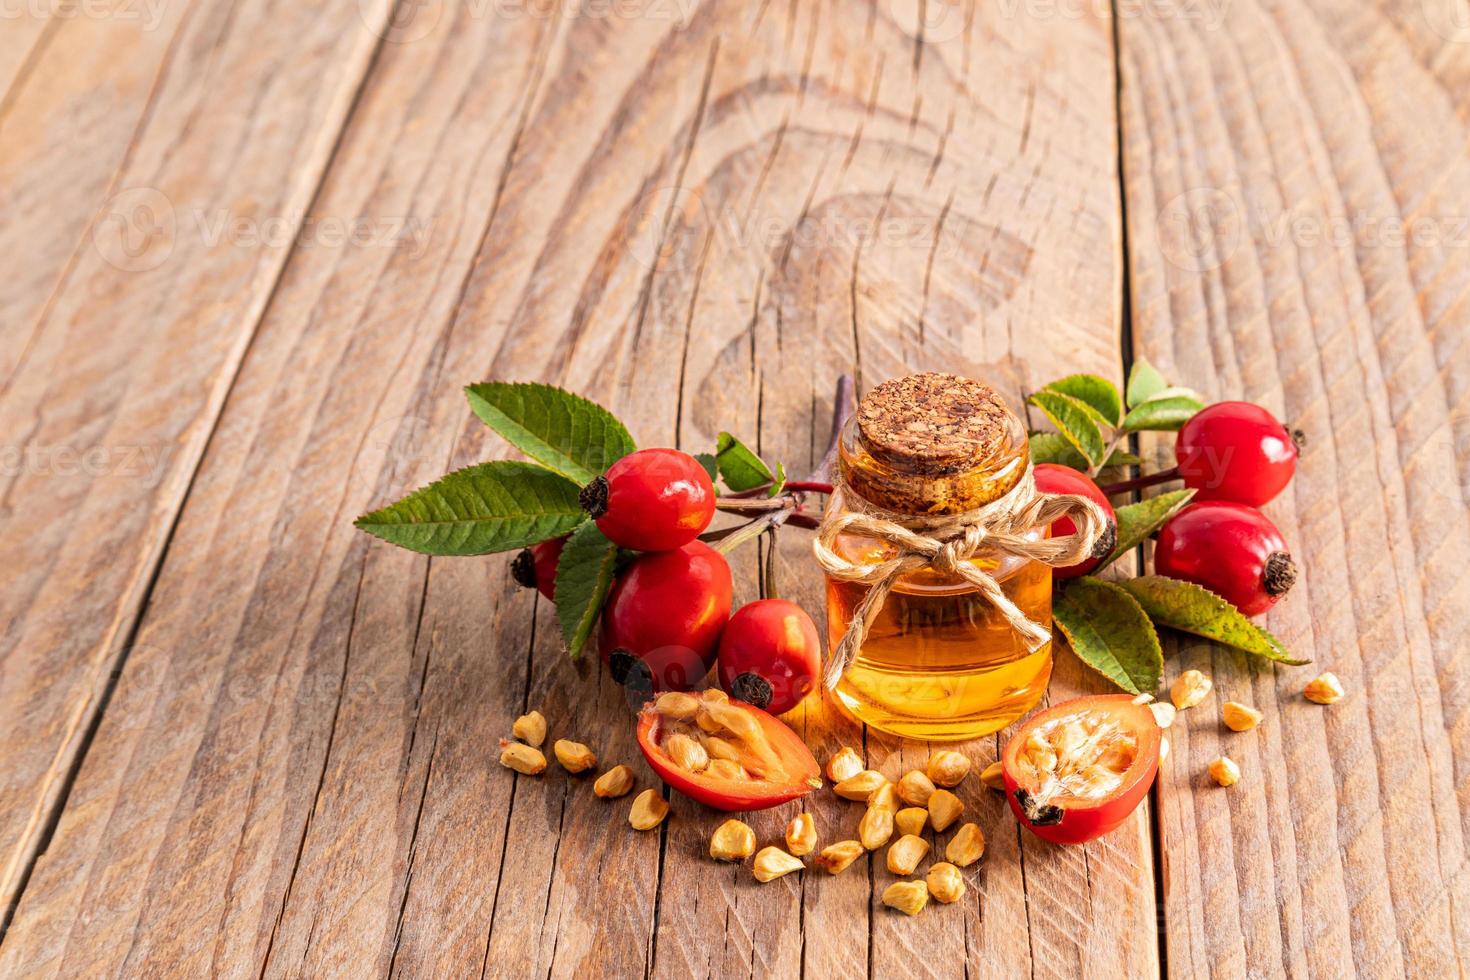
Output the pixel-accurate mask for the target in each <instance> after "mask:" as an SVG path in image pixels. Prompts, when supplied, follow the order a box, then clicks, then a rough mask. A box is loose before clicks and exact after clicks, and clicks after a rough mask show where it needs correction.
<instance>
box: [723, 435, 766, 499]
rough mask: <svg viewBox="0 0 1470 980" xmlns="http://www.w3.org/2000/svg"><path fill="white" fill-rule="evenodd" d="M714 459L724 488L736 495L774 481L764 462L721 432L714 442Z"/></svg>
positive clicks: (738, 441) (737, 441)
mask: <svg viewBox="0 0 1470 980" xmlns="http://www.w3.org/2000/svg"><path fill="white" fill-rule="evenodd" d="M715 459H716V461H717V462H718V463H719V467H720V476H722V477H724V480H725V486H727V487H729V488H730V489H731V490H733V491H735V492H736V493H740V492H741V491H743V490H754V489H755V488H756V487H760V486H765V485H766V484H767V483H774V482H775V481H776V474H774V473H772V472H771V468H770V467H769V466H767V465H766V464H765V461H764V460H762V459H761V458H760V457H759V456H757V455H756V454H755V453H753V452H751V451H750V449H749V448H748V447H747V446H746V445H745V443H743V442H741V441H740V440H739V439H736V438H735V437H734V436H732V435H730V433H728V432H721V433H720V435H719V438H718V439H717V440H716V442H715Z"/></svg>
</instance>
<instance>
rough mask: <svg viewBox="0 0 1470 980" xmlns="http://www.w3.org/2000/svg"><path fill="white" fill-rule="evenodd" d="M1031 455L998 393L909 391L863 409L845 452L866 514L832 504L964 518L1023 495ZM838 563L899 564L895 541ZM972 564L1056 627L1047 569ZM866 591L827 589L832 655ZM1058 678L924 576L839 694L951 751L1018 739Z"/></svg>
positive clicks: (1047, 652)
mask: <svg viewBox="0 0 1470 980" xmlns="http://www.w3.org/2000/svg"><path fill="white" fill-rule="evenodd" d="M1029 453H1030V447H1029V445H1028V443H1027V438H1026V428H1025V426H1024V425H1023V424H1022V423H1021V420H1020V419H1018V418H1017V417H1016V416H1015V414H1014V413H1012V412H1011V410H1010V409H1009V408H1007V407H1006V405H1005V403H1004V402H1003V401H1002V400H1001V398H1000V396H999V395H998V394H997V393H996V392H995V390H994V389H993V388H991V387H989V386H988V385H985V384H982V383H980V382H978V381H972V380H970V379H967V378H960V377H957V376H955V375H949V374H920V375H911V376H909V377H905V378H897V379H894V380H892V381H887V382H884V383H883V384H881V385H879V386H878V387H877V388H875V389H873V391H871V392H870V393H869V394H868V395H867V396H866V397H865V398H863V400H862V402H861V403H860V404H859V406H858V410H857V413H856V414H855V415H854V416H853V418H852V420H851V421H850V422H849V423H848V425H847V427H846V428H845V429H844V431H843V433H842V437H841V439H840V441H839V444H838V464H839V466H840V468H841V473H842V477H843V481H844V482H845V484H846V494H847V495H848V497H849V498H853V497H856V498H860V501H853V500H851V499H849V500H848V501H838V500H836V499H834V501H833V503H832V504H831V505H829V507H830V506H838V507H844V508H847V507H852V506H859V507H860V502H866V503H867V504H869V505H871V506H872V507H875V508H879V509H881V510H886V511H890V512H896V513H900V514H906V515H926V516H933V515H948V514H960V513H964V512H966V511H970V510H973V509H975V508H976V507H979V506H981V505H982V504H986V503H989V502H990V501H993V500H996V499H997V498H999V497H1001V496H1002V495H1004V494H1005V493H1006V492H1007V491H1009V490H1010V489H1011V488H1012V487H1014V486H1015V485H1016V483H1017V482H1018V481H1019V480H1020V479H1021V477H1022V475H1023V474H1024V473H1025V471H1026V465H1027V462H1028V460H1029ZM879 516H881V515H879ZM1035 534H1036V536H1037V537H1042V536H1044V535H1045V534H1046V529H1045V528H1041V529H1038V530H1037V531H1036V532H1035ZM834 550H836V551H837V553H838V554H840V555H841V556H842V557H843V558H845V559H847V560H848V561H850V562H853V563H856V564H864V563H871V564H876V563H878V562H882V561H884V560H886V559H888V558H891V557H892V556H893V554H894V553H895V549H894V547H893V546H892V545H890V544H888V543H887V542H885V541H882V540H880V539H877V538H873V537H868V536H866V535H860V534H856V533H852V532H846V533H844V534H842V535H840V536H839V537H838V538H837V540H836V541H835V542H834ZM970 560H971V561H972V562H974V563H976V564H978V565H979V566H981V567H982V568H984V569H986V570H987V571H989V572H990V573H991V574H992V575H993V576H994V577H995V578H996V580H997V581H998V582H999V583H1000V585H1001V587H1002V589H1003V590H1004V591H1005V593H1006V595H1007V596H1008V597H1009V598H1010V599H1011V601H1013V602H1014V603H1016V605H1017V606H1019V607H1020V609H1021V611H1022V612H1024V613H1025V614H1026V615H1027V616H1028V617H1029V618H1031V619H1032V620H1033V621H1034V622H1038V623H1041V624H1043V625H1050V623H1051V569H1050V568H1049V567H1048V566H1046V565H1044V564H1042V563H1041V562H1037V561H1033V560H1029V559H1021V558H1015V557H1011V556H999V555H996V554H994V553H987V552H985V551H983V550H982V551H981V552H979V553H977V554H976V555H975V556H974V557H972V558H971V559H970ZM867 589H868V586H865V585H862V584H859V583H854V582H843V581H839V580H836V579H834V578H832V577H831V576H828V578H827V635H828V649H829V650H832V651H835V650H836V648H837V644H838V642H839V641H841V639H842V637H843V635H844V634H845V633H846V631H847V624H848V623H849V622H851V620H852V616H853V612H854V610H855V609H856V608H857V605H858V603H859V602H861V601H862V598H863V596H864V595H865V594H866V592H867ZM1050 677H1051V644H1050V643H1047V644H1045V645H1044V646H1042V647H1041V648H1039V649H1037V650H1034V651H1032V650H1028V649H1027V648H1026V644H1025V642H1024V641H1023V640H1022V638H1021V637H1020V636H1018V635H1017V634H1016V632H1015V631H1014V630H1013V629H1012V627H1011V625H1010V623H1009V622H1007V621H1006V619H1005V617H1004V616H1003V615H1002V614H1001V613H1000V611H999V610H997V609H996V608H995V607H994V606H992V605H991V604H990V603H989V602H988V601H986V599H985V598H984V597H983V596H981V595H980V594H979V593H978V592H977V591H976V589H975V587H974V586H973V585H971V584H970V583H969V582H967V581H965V580H964V579H963V578H960V577H959V576H957V575H953V574H944V573H941V572H939V571H936V570H933V569H923V570H921V571H918V572H914V573H911V574H908V575H905V576H903V577H901V578H900V579H899V581H898V582H897V583H896V584H895V586H894V588H893V590H892V592H891V593H890V594H889V595H888V597H887V599H886V600H885V601H884V603H883V606H882V608H881V610H880V611H879V612H878V614H877V616H876V618H875V619H874V620H873V624H872V627H871V628H870V629H869V632H868V636H867V639H866V640H865V641H864V643H863V645H862V647H861V649H860V650H859V651H858V652H857V656H856V658H855V659H854V661H853V662H852V664H850V665H849V666H848V668H847V669H846V670H845V671H844V672H843V674H842V678H841V680H840V681H839V682H838V684H837V686H836V688H835V689H834V691H833V694H834V695H835V696H836V700H837V702H838V704H839V705H840V706H841V708H842V709H843V710H844V711H846V712H847V713H848V714H850V715H851V716H853V717H854V718H856V719H857V720H859V721H862V722H864V723H866V724H868V725H871V726H873V727H874V728H877V729H881V730H883V731H887V732H893V733H895V734H898V735H903V736H906V737H909V738H916V739H931V740H936V741H946V740H957V739H967V738H975V737H977V736H980V735H986V734H989V733H990V732H995V731H999V730H1000V729H1001V728H1004V727H1005V726H1006V725H1009V724H1010V723H1011V722H1012V721H1015V720H1016V719H1017V718H1019V717H1020V716H1021V715H1023V714H1025V713H1026V712H1027V711H1028V710H1030V709H1031V708H1032V707H1033V706H1034V705H1035V704H1036V702H1037V701H1039V700H1040V699H1041V696H1042V694H1043V693H1045V691H1046V685H1047V681H1048V680H1049V679H1050Z"/></svg>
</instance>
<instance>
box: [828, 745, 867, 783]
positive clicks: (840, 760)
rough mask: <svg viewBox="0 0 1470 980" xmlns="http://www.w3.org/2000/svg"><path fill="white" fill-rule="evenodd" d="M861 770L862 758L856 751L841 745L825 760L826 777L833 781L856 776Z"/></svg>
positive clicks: (836, 781) (838, 781) (837, 781)
mask: <svg viewBox="0 0 1470 980" xmlns="http://www.w3.org/2000/svg"><path fill="white" fill-rule="evenodd" d="M862 771H863V760H862V759H861V758H860V757H859V756H858V754H857V753H856V752H854V751H853V750H852V749H850V748H848V747H847V746H845V745H844V746H843V747H842V748H840V749H838V750H837V751H836V753H834V754H833V756H832V758H830V759H828V760H827V778H828V779H830V780H832V782H834V783H840V782H842V781H843V780H844V779H847V778H849V777H851V776H856V775H857V774H858V773H860V772H862Z"/></svg>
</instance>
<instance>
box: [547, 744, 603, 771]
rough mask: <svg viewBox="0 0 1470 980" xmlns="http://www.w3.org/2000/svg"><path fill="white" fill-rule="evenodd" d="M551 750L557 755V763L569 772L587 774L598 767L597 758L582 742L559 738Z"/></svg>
mask: <svg viewBox="0 0 1470 980" xmlns="http://www.w3.org/2000/svg"><path fill="white" fill-rule="evenodd" d="M551 749H552V751H553V752H555V753H556V761H557V762H560V763H561V767H562V768H563V769H565V770H566V771H567V772H573V773H575V772H586V771H587V770H588V769H591V768H592V767H593V766H595V765H597V756H596V755H595V754H593V752H592V750H591V749H589V748H588V747H587V746H585V745H583V744H582V743H581V742H572V741H569V740H567V739H564V738H559V739H557V740H556V744H555V745H553V746H552V747H551Z"/></svg>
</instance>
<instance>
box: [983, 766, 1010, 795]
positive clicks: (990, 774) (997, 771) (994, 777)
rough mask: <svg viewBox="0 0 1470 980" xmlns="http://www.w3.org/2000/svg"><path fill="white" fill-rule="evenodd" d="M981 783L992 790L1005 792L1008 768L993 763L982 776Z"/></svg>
mask: <svg viewBox="0 0 1470 980" xmlns="http://www.w3.org/2000/svg"><path fill="white" fill-rule="evenodd" d="M980 781H981V782H982V783H984V784H985V785H986V786H989V787H990V788H991V789H998V790H1000V791H1002V792H1004V791H1005V788H1006V767H1005V766H1004V765H1003V764H1001V763H999V762H992V763H991V764H990V765H988V766H986V767H985V771H984V772H982V773H981V774H980Z"/></svg>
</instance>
